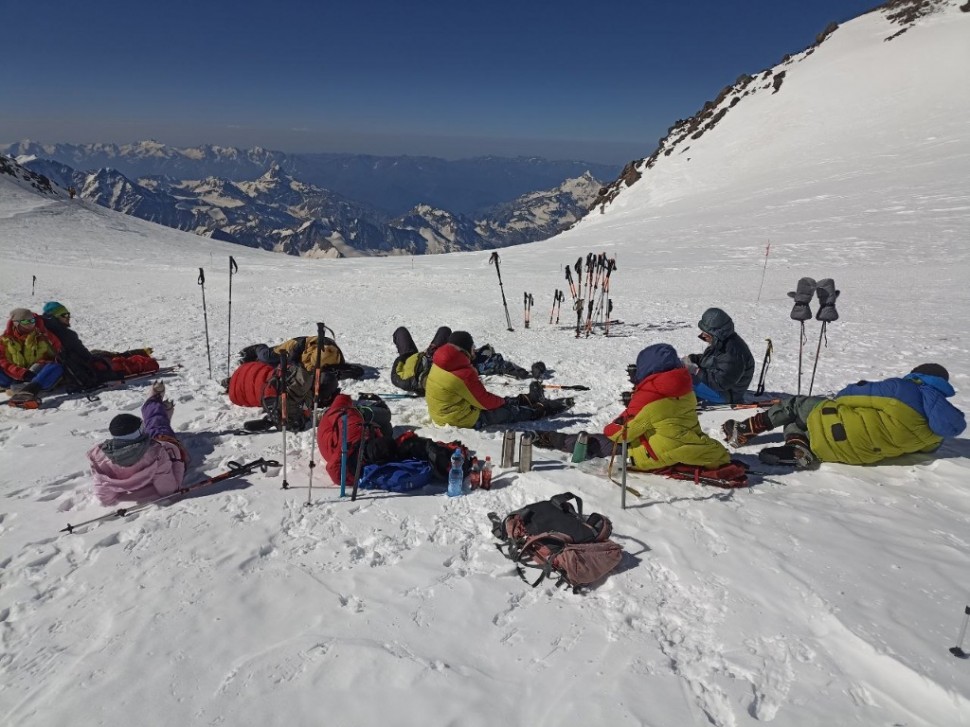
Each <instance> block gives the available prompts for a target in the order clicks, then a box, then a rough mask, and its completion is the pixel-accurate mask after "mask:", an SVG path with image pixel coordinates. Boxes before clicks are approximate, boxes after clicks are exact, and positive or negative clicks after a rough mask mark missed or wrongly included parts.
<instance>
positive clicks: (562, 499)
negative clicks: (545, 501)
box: [549, 492, 583, 520]
mask: <svg viewBox="0 0 970 727" xmlns="http://www.w3.org/2000/svg"><path fill="white" fill-rule="evenodd" d="M570 500H575V501H576V507H575V508H573V506H572V505H570V504H569V501H570ZM549 502H551V503H552V504H553V505H555V506H556V507H558V508H559V509H560V510H563V511H565V512H568V513H569V514H571V515H572V514H576V515H578V516H579V519H580V520H582V518H583V501H582V499H580V498H579V497H577V496H576V495H574V494H573V493H571V492H562V493H560V494H558V495H553V496H552V497H550V498H549Z"/></svg>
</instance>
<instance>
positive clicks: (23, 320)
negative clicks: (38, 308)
mask: <svg viewBox="0 0 970 727" xmlns="http://www.w3.org/2000/svg"><path fill="white" fill-rule="evenodd" d="M36 322H37V319H36V318H21V319H20V320H19V321H14V323H16V324H18V325H21V326H32V325H33V324H34V323H36Z"/></svg>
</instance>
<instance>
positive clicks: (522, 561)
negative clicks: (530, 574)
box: [499, 532, 573, 588]
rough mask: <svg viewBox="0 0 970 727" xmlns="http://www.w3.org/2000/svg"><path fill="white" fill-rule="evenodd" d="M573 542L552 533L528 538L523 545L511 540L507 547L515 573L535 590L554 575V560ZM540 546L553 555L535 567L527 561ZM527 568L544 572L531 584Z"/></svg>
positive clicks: (564, 536)
mask: <svg viewBox="0 0 970 727" xmlns="http://www.w3.org/2000/svg"><path fill="white" fill-rule="evenodd" d="M572 542H573V540H572V538H570V537H569V536H568V535H564V534H562V533H552V532H550V533H540V534H539V535H533V536H532V537H530V538H527V539H526V540H525V541H524V542H522V543H521V544H519V543H516V542H515V541H513V540H511V539H510V540H509V541H508V543H507V546H508V549H509V558H510V559H511V560H512V562H513V563H515V571H516V573H518V574H519V578H521V579H522V580H523V581H525V582H526V583H528V584H529V585H530V586H532V587H533V588H535V587H536V586H538V585H539V584H540V583H542V581H544V580H545V579H546V578H547V577H548V576H549V574H550V573H552V570H553V565H552V559H553V558H554V557H555V556H556V554H558V553H560V552H562V550H563V548H565V547H566V546H567V545H571V544H572ZM539 545H545V546H546V547H547V548H549V549H550V550H551V551H552V554H551V555H550V556H549V557H548V558H545V562H544V563H542V564H541V565H534V564H532V563H529V562H527V559H529V558H532V557H533V553H535V551H536V548H538V546H539ZM499 549H501V546H499ZM526 568H535V569H537V570H540V571H542V572H541V573H540V574H539V577H538V578H537V579H536V580H535V581H532V582H530V581H529V579H528V578H526V577H525V569H526ZM562 580H563V579H560V583H561V582H562ZM557 585H558V584H557Z"/></svg>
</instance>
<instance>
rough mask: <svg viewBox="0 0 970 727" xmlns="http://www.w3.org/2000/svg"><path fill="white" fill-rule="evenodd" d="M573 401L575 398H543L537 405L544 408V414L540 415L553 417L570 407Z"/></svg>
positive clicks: (574, 401)
mask: <svg viewBox="0 0 970 727" xmlns="http://www.w3.org/2000/svg"><path fill="white" fill-rule="evenodd" d="M575 403H576V400H575V399H572V398H568V397H567V398H564V399H545V400H544V401H543V402H542V403H541V404H539V405H538V406H539V407H541V408H542V409H543V410H544V414H542V415H541V416H547V417H554V416H556V415H558V414H562V413H563V412H564V411H566V410H567V409H571V408H572V407H573V405H574V404H575Z"/></svg>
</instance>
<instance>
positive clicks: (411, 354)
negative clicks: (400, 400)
mask: <svg viewBox="0 0 970 727" xmlns="http://www.w3.org/2000/svg"><path fill="white" fill-rule="evenodd" d="M450 335H451V329H450V328H448V326H441V327H440V328H439V329H438V330H437V332H436V333H435V335H434V338H433V339H432V340H431V344H430V345H429V346H428V347H427V348H426V349H425V350H424V351H418V347H417V346H416V345H415V344H414V339H413V338H411V333H410V332H409V331H408V329H407V328H405V327H404V326H400V327H399V328H398V329H397V330H395V331H394V335H393V339H394V345H395V346H396V347H397V358H396V359H394V363H393V365H392V366H391V383H393V384H394V385H395V386H396V387H398V388H399V389H404V390H405V391H410V392H413V393H415V394H418V395H420V396H424V389H425V382H426V381H427V379H428V372H430V371H431V363H432V359H433V357H434V353H435V351H437V350H438V349H439V348H440V347H441V346H443V345H444V344H445V343H447V342H448V336H450ZM472 364H473V365H474V367H475V370H476V371H478V374H479V375H480V376H489V375H497V376H511V377H512V378H515V379H528V378H529V377H530V376H534V377H535V378H541V377H542V375H543V374H544V373H545V371H546V365H545V364H544V363H542V362H541V361H537V362H536V363H534V364H532V371H531V372H529V371H526V370H525V369H524V368H522V367H521V366H517V365H516V364H514V363H512V362H511V361H507V360H506V359H505V357H504V356H502V354H500V353H497V352H496V351H495V349H494V348H492V346H491V345H489V344H487V343H486V344H485V345H484V346H482V347H481V348H478V349H476V350H475V351H474V355H473V356H472Z"/></svg>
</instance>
